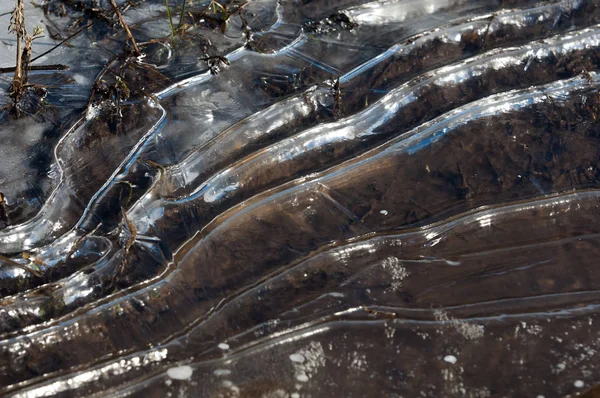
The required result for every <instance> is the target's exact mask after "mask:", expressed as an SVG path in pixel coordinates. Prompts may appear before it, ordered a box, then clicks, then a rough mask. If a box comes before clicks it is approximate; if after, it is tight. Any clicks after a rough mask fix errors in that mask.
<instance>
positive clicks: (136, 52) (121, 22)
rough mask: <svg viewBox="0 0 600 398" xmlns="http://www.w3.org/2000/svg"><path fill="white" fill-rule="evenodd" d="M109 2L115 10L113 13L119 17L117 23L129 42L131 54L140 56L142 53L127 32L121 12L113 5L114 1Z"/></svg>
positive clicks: (127, 28)
mask: <svg viewBox="0 0 600 398" xmlns="http://www.w3.org/2000/svg"><path fill="white" fill-rule="evenodd" d="M109 1H110V4H111V5H112V7H113V9H114V10H115V13H116V14H117V16H118V17H119V23H120V24H121V27H122V28H123V30H125V34H126V35H127V38H128V39H129V41H130V42H131V46H132V47H133V52H134V53H135V55H137V56H140V55H141V54H142V53H141V52H140V49H139V48H138V46H137V43H136V42H135V39H134V38H133V35H132V34H131V31H130V30H129V26H127V23H126V22H125V19H123V14H121V11H120V10H119V7H118V6H117V3H115V0H109Z"/></svg>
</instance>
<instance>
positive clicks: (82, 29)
mask: <svg viewBox="0 0 600 398" xmlns="http://www.w3.org/2000/svg"><path fill="white" fill-rule="evenodd" d="M95 23H96V22H95V21H94V22H90V23H89V24H87V25H86V26H84V27H83V28H81V29H79V30H78V31H77V32H75V33H73V34H72V35H71V36H69V37H67V38H66V39H64V40H63V41H61V42H60V43H58V44H57V45H55V46H54V47H52V48H51V49H49V50H48V51H46V52H43V53H41V54H40V55H38V56H37V57H34V58H32V59H31V61H29V62H33V61H35V60H37V59H40V58H42V57H43V56H44V55H47V54H49V53H51V52H52V51H54V50H56V49H57V48H58V47H60V46H62V45H63V44H65V43H66V42H68V41H69V40H71V39H72V38H73V37H75V36H77V35H78V34H80V33H81V32H83V31H84V30H86V29H87V28H90V27H91V26H92V25H93V24H95Z"/></svg>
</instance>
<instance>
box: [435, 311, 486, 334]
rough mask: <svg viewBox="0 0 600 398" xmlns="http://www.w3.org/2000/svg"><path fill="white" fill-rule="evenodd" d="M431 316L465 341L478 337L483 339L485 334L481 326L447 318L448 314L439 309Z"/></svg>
mask: <svg viewBox="0 0 600 398" xmlns="http://www.w3.org/2000/svg"><path fill="white" fill-rule="evenodd" d="M433 316H434V317H435V319H436V320H437V321H438V322H443V323H447V324H449V325H450V326H451V327H453V328H454V329H455V330H456V331H457V332H458V333H460V334H462V335H463V337H464V338H465V339H467V340H475V339H478V338H480V337H483V334H484V332H485V329H484V327H483V325H478V324H475V323H468V322H465V321H461V320H458V319H455V318H450V317H449V316H448V313H446V312H445V311H443V310H441V309H437V310H435V311H433Z"/></svg>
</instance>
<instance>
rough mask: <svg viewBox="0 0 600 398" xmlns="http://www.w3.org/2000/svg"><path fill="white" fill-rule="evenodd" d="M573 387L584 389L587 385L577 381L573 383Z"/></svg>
mask: <svg viewBox="0 0 600 398" xmlns="http://www.w3.org/2000/svg"><path fill="white" fill-rule="evenodd" d="M573 385H574V386H575V387H576V388H583V386H585V384H584V383H583V381H581V380H575V382H574V383H573Z"/></svg>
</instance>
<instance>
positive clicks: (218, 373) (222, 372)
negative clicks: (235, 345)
mask: <svg viewBox="0 0 600 398" xmlns="http://www.w3.org/2000/svg"><path fill="white" fill-rule="evenodd" d="M213 374H214V375H215V376H229V375H230V374H231V370H229V369H215V371H214V372H213Z"/></svg>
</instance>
